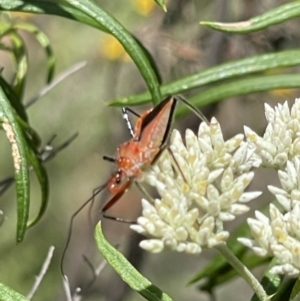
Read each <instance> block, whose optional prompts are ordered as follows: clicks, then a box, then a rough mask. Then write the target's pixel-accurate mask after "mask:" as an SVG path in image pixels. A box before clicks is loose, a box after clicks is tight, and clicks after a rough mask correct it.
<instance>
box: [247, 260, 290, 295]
mask: <svg viewBox="0 0 300 301" xmlns="http://www.w3.org/2000/svg"><path fill="white" fill-rule="evenodd" d="M276 264H277V262H276V259H275V258H274V259H273V260H272V261H271V263H270V264H269V266H268V268H267V270H266V272H265V274H264V277H263V279H262V280H261V282H260V283H261V285H262V286H263V288H264V289H265V291H266V293H267V295H268V296H272V295H274V294H276V293H277V292H278V288H279V286H280V284H281V283H282V281H283V275H276V274H271V273H270V270H271V268H272V267H273V266H275V265H276ZM282 300H284V299H282ZM251 301H260V300H259V298H258V297H257V295H253V297H252V298H251Z"/></svg>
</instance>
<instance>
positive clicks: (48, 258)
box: [27, 246, 54, 299]
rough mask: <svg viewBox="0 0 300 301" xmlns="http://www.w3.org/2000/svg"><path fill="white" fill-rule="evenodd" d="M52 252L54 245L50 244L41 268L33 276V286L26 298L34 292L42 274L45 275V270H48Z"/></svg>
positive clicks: (42, 276)
mask: <svg viewBox="0 0 300 301" xmlns="http://www.w3.org/2000/svg"><path fill="white" fill-rule="evenodd" d="M53 252H54V247H53V246H51V247H50V248H49V251H48V254H47V257H46V259H45V261H44V263H43V265H42V268H41V271H40V273H39V274H38V275H37V276H36V277H35V278H36V279H35V282H34V284H33V287H32V289H31V291H30V292H29V293H28V295H27V299H31V298H32V297H33V296H34V294H35V293H36V291H37V289H38V287H39V286H40V284H41V282H42V280H43V278H44V276H45V275H46V272H47V270H48V268H49V265H50V263H51V259H52V256H53Z"/></svg>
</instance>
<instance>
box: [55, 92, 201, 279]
mask: <svg viewBox="0 0 300 301" xmlns="http://www.w3.org/2000/svg"><path fill="white" fill-rule="evenodd" d="M178 100H180V101H182V102H183V103H184V104H185V105H187V106H188V107H189V108H190V109H191V110H192V111H194V112H195V113H196V115H198V116H199V118H201V119H202V120H203V121H205V122H207V119H206V118H205V116H204V115H203V114H202V113H201V112H200V111H199V110H198V109H197V108H195V107H194V106H193V105H191V104H190V103H189V102H188V101H186V100H185V99H184V98H182V97H180V96H168V97H166V98H165V99H163V100H162V101H161V102H160V103H159V104H158V105H156V106H155V107H154V108H152V109H149V110H147V111H146V112H144V113H143V114H141V115H139V114H137V113H135V112H134V111H132V110H131V109H130V108H123V109H122V111H123V118H124V119H125V120H126V122H127V127H128V129H129V131H130V134H131V139H130V140H129V141H126V142H124V143H123V144H121V145H120V146H119V147H118V148H117V152H116V157H115V158H112V157H108V156H104V157H103V159H104V160H106V161H109V162H112V163H115V164H116V166H117V170H116V171H115V172H114V173H113V174H112V176H111V177H110V178H109V179H108V181H107V182H106V183H105V184H103V185H102V186H100V187H98V188H97V189H95V190H94V193H93V195H92V197H91V198H89V199H88V200H87V201H86V202H85V203H84V204H83V205H82V206H80V208H79V209H78V210H77V211H76V212H75V213H74V214H73V215H72V217H71V221H70V228H69V235H68V239H67V242H66V246H65V249H64V251H63V255H62V260H61V271H62V274H63V275H64V273H63V265H62V264H63V259H64V256H65V253H66V249H67V247H68V245H69V242H70V239H71V229H72V225H73V220H74V218H75V217H76V215H77V214H78V213H79V212H80V211H81V210H82V209H83V208H84V207H85V206H86V205H87V204H88V203H89V202H91V201H93V200H94V198H95V196H96V195H97V194H99V193H100V192H101V191H102V190H103V189H105V188H107V189H108V190H109V192H110V193H111V194H113V196H112V198H111V199H110V200H109V201H108V202H107V203H106V204H105V205H104V207H103V208H102V210H101V213H102V214H103V216H104V217H106V218H109V219H113V220H117V221H121V220H122V219H120V218H116V217H112V216H108V215H106V214H105V212H106V211H107V210H108V209H110V208H111V207H112V206H113V205H114V204H115V203H116V202H117V201H118V200H119V199H120V198H121V197H122V196H123V195H124V193H125V192H126V191H127V190H128V189H129V188H130V186H131V185H132V184H133V183H134V182H136V183H137V182H138V181H139V180H141V179H142V178H143V173H144V171H145V170H147V169H149V168H151V166H152V165H153V164H155V162H156V161H157V160H158V158H159V157H160V155H161V153H162V152H163V151H164V150H166V149H167V147H168V139H169V136H170V131H171V125H172V121H173V117H174V112H175V108H176V104H177V102H178ZM128 112H130V113H132V114H133V115H135V116H137V117H138V120H137V122H136V124H135V127H134V128H133V127H132V124H131V122H130V120H129V117H128ZM170 153H171V151H170ZM171 155H172V153H171ZM173 159H174V160H175V158H174V157H173ZM175 163H176V160H175Z"/></svg>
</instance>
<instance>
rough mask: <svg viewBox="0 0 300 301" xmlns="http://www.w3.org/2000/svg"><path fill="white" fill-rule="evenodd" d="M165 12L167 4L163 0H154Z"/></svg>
mask: <svg viewBox="0 0 300 301" xmlns="http://www.w3.org/2000/svg"><path fill="white" fill-rule="evenodd" d="M154 1H155V2H156V3H157V4H158V5H159V6H160V7H161V8H162V9H163V10H164V11H165V12H167V6H166V3H165V1H164V0H154Z"/></svg>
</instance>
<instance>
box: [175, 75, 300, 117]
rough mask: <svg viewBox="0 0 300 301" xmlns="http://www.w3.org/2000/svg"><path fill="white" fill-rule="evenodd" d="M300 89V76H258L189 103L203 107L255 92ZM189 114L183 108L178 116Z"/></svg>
mask: <svg viewBox="0 0 300 301" xmlns="http://www.w3.org/2000/svg"><path fill="white" fill-rule="evenodd" d="M290 88H300V75H298V74H283V75H266V76H256V77H253V78H247V79H242V80H236V81H233V82H228V83H226V84H222V85H219V86H216V87H214V88H210V89H207V90H205V91H204V92H202V93H199V94H197V95H195V96H193V97H191V98H189V102H190V103H191V104H193V105H194V106H196V107H203V106H206V105H208V104H212V103H215V102H218V101H221V100H223V99H225V98H229V97H234V96H238V95H245V94H250V93H255V92H263V91H269V90H273V89H290ZM188 112H189V109H188V108H186V107H183V106H181V107H180V108H179V109H178V110H177V113H176V116H177V117H179V116H183V115H185V114H187V113H188Z"/></svg>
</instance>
